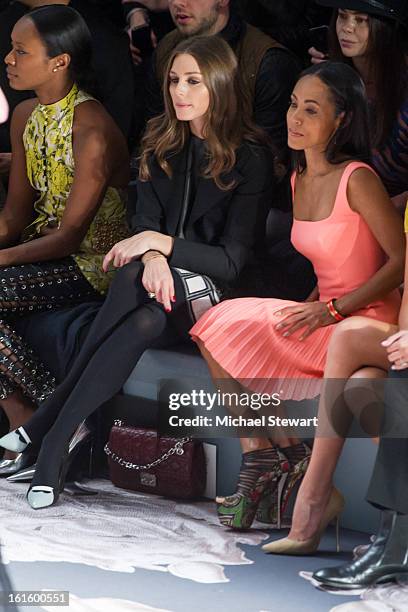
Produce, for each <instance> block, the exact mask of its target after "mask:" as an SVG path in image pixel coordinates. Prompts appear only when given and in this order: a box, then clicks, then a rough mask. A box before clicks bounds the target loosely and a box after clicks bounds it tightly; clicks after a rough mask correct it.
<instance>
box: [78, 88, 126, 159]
mask: <svg viewBox="0 0 408 612" xmlns="http://www.w3.org/2000/svg"><path fill="white" fill-rule="evenodd" d="M72 130H73V135H74V143H75V141H76V143H79V142H84V141H86V142H87V146H92V147H97V148H100V147H102V148H106V147H108V146H109V145H112V146H113V147H114V148H115V150H116V151H117V152H118V151H119V152H120V153H122V154H123V155H125V152H126V151H127V147H126V141H125V138H124V136H123V134H122V132H121V131H120V129H119V128H118V127H117V125H116V123H115V122H114V120H113V119H112V117H111V116H110V114H109V113H108V112H107V111H106V110H105V108H104V107H103V105H102V104H101V103H100V102H97V101H96V100H87V101H86V102H82V103H81V104H78V106H76V107H75V113H74V122H73V126H72Z"/></svg>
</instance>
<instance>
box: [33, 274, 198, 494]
mask: <svg viewBox="0 0 408 612" xmlns="http://www.w3.org/2000/svg"><path fill="white" fill-rule="evenodd" d="M142 273H143V265H142V264H140V262H133V263H130V264H128V265H127V266H124V267H123V268H121V269H120V270H119V271H118V272H117V273H116V275H115V278H114V280H113V282H112V285H111V287H110V290H109V293H108V296H107V298H106V300H105V302H104V304H103V306H102V307H101V309H100V311H99V313H98V315H97V316H96V318H95V320H94V322H93V324H92V327H91V329H90V330H89V333H88V335H87V338H86V340H85V342H84V345H83V347H82V348H81V351H80V353H79V355H78V357H77V359H76V361H75V363H74V365H73V367H72V369H71V370H70V372H69V374H68V376H67V378H66V379H65V381H64V382H63V383H62V384H61V385H60V386H59V387H57V389H56V391H55V393H54V394H53V395H52V396H51V397H50V398H48V399H47V400H46V401H45V402H44V403H43V404H41V406H40V407H39V408H38V410H37V411H36V412H35V414H34V415H33V417H32V418H31V419H30V421H29V422H28V423H27V424H26V425H24V429H25V430H26V432H27V433H28V435H29V436H30V438H31V440H32V442H33V444H38V445H39V444H40V443H41V440H42V443H41V451H40V454H39V456H38V461H37V470H36V473H35V477H34V479H33V483H32V484H33V486H34V485H36V484H43V485H49V486H54V487H56V486H57V483H58V476H59V470H60V465H61V460H62V457H63V454H64V451H65V449H66V447H67V445H68V443H69V439H70V438H71V436H72V434H73V432H74V431H75V429H76V427H77V426H78V425H79V423H80V422H81V421H83V420H84V419H86V418H87V417H88V416H89V415H90V414H92V412H94V411H95V410H96V409H97V408H99V407H100V406H101V405H102V404H103V403H104V402H106V401H107V400H109V399H110V398H112V397H113V396H114V395H115V394H116V393H117V392H119V391H120V389H121V388H122V386H123V384H124V383H125V381H126V380H127V378H128V377H129V375H130V373H131V372H132V370H133V368H134V367H135V365H136V363H137V361H138V360H139V358H140V357H141V355H142V354H143V352H144V351H145V350H146V349H147V348H149V347H152V345H154V344H155V343H156V342H157V340H158V339H159V338H162V337H163V335H166V334H168V338H169V343H175V341H176V340H175V339H176V338H178V339H180V338H183V339H185V338H187V337H188V329H189V327H190V325H191V323H190V319H189V317H188V316H187V315H186V312H185V294H184V290H183V285H182V283H181V281H180V277H179V276H178V274H177V273H175V272H173V278H174V283H175V296H176V302H175V303H173V304H172V312H171V313H170V314H167V313H166V312H165V310H164V308H163V307H162V306H161V305H160V304H158V303H157V302H155V301H154V300H152V299H150V298H149V297H148V296H147V293H146V290H145V289H144V288H143V285H142V282H141V277H142ZM169 327H170V329H169ZM169 332H170V333H169ZM171 332H172V333H171ZM163 344H165V343H162V345H163ZM47 432H48V433H47Z"/></svg>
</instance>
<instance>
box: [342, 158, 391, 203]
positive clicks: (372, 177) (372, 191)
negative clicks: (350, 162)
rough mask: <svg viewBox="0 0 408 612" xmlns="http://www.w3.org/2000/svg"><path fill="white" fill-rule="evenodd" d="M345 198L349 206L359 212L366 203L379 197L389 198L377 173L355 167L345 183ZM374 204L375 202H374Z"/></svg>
mask: <svg viewBox="0 0 408 612" xmlns="http://www.w3.org/2000/svg"><path fill="white" fill-rule="evenodd" d="M347 199H348V201H349V204H350V208H351V209H352V210H355V211H357V212H360V211H361V210H362V208H364V207H365V206H366V205H371V206H372V203H373V202H374V203H375V201H378V200H379V199H381V200H382V201H383V202H384V201H386V200H389V197H388V194H387V192H386V190H385V188H384V186H383V184H382V182H381V180H380V178H379V177H378V176H377V174H376V173H375V172H374V171H373V170H370V169H369V168H364V167H362V168H357V169H356V170H354V172H352V174H351V175H350V178H349V181H348V184H347ZM374 205H375V204H374Z"/></svg>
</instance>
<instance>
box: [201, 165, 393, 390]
mask: <svg viewBox="0 0 408 612" xmlns="http://www.w3.org/2000/svg"><path fill="white" fill-rule="evenodd" d="M357 168H369V169H370V170H371V168H370V167H369V166H367V165H366V164H363V163H361V162H352V163H350V164H348V165H347V166H346V168H345V169H344V172H343V175H342V177H341V180H340V183H339V187H338V190H337V194H336V199H335V203H334V207H333V210H332V212H331V214H330V216H329V217H327V218H325V219H322V220H320V221H301V220H298V219H294V221H293V227H292V233H291V240H292V243H293V245H294V246H295V248H296V249H297V250H298V251H299V252H300V253H302V254H303V255H304V256H305V257H307V258H308V259H309V260H310V261H311V262H312V264H313V266H314V270H315V273H316V276H317V279H318V289H319V296H320V297H319V299H320V300H321V301H322V302H326V301H328V300H330V299H332V298H340V297H341V296H342V295H344V294H346V293H349V292H350V291H353V290H354V289H357V288H358V287H360V286H361V285H362V284H364V283H365V282H367V281H368V280H369V279H370V278H371V277H372V276H373V275H374V274H375V273H376V272H377V270H378V269H379V268H381V267H382V266H383V265H384V262H385V259H386V256H385V253H384V251H383V250H382V248H381V246H380V245H379V243H378V242H377V240H376V239H375V237H374V236H373V234H372V233H371V230H370V228H369V227H368V225H367V224H366V222H365V221H364V219H363V218H362V217H361V216H360V215H359V214H358V213H356V212H354V211H353V210H352V209H351V208H350V206H349V203H348V200H347V183H348V180H349V177H350V175H351V174H352V173H353V172H354V170H356V169H357ZM294 191H295V175H293V176H292V192H293V195H294ZM400 303H401V299H400V293H399V291H398V289H395V290H394V291H392V292H390V293H389V294H388V295H387V296H386V297H385V298H384V299H383V300H379V301H376V302H373V303H371V304H369V305H368V306H367V307H366V308H363V309H360V310H358V311H356V312H355V313H353V314H355V315H363V316H366V317H371V318H373V319H378V320H381V321H386V322H389V323H396V322H397V318H398V312H399V308H400ZM296 304H297V302H294V301H289V300H280V299H274V298H266V299H265V298H238V299H233V300H227V301H224V302H221V303H220V304H218V305H217V306H214V307H213V308H211V309H210V310H209V311H207V312H206V313H205V314H204V316H203V317H202V318H201V319H200V320H199V321H198V322H197V323H196V324H195V325H194V327H193V328H192V329H191V331H190V333H191V336H192V338H193V339H194V340H195V339H199V340H201V342H203V343H204V345H205V347H206V349H207V350H208V351H209V352H210V354H211V355H212V357H213V358H214V359H215V361H217V363H218V364H219V365H220V366H221V367H222V368H223V369H224V370H225V371H226V372H228V374H230V375H231V376H232V377H233V378H235V379H237V380H239V381H240V382H242V384H243V385H245V386H246V387H248V388H250V389H252V390H253V391H257V392H268V393H270V392H272V391H276V390H279V391H281V392H282V391H283V393H281V397H282V399H285V398H287V399H289V398H291V399H294V400H301V399H306V398H312V397H315V396H316V395H318V394H319V392H320V388H321V382H322V377H323V371H324V367H325V361H326V355H327V347H328V344H329V341H330V337H331V335H332V333H333V331H334V329H335V326H334V325H329V326H327V327H320V328H318V329H317V330H315V331H314V332H313V333H312V334H311V335H310V336H308V337H307V338H306V339H305V340H303V341H299V337H300V336H301V335H302V333H304V329H300V330H298V331H297V332H295V333H294V334H293V335H292V336H289V337H284V336H282V332H279V331H277V330H276V329H275V326H276V324H277V323H279V322H280V321H282V320H283V319H282V316H278V315H277V314H276V313H277V312H279V311H280V310H281V309H282V308H285V307H287V306H294V305H296Z"/></svg>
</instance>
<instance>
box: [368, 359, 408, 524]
mask: <svg viewBox="0 0 408 612" xmlns="http://www.w3.org/2000/svg"><path fill="white" fill-rule="evenodd" d="M367 501H368V502H370V503H371V504H373V505H374V506H376V507H379V508H381V509H386V510H394V511H396V512H399V513H401V514H408V370H407V369H405V370H400V371H397V370H390V372H389V376H388V380H387V382H386V387H385V410H384V420H383V427H382V435H381V440H380V445H379V448H378V453H377V459H376V462H375V467H374V471H373V474H372V477H371V481H370V485H369V488H368V492H367Z"/></svg>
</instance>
